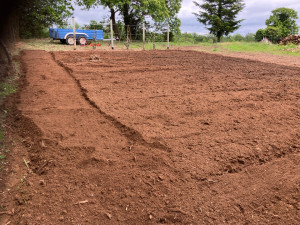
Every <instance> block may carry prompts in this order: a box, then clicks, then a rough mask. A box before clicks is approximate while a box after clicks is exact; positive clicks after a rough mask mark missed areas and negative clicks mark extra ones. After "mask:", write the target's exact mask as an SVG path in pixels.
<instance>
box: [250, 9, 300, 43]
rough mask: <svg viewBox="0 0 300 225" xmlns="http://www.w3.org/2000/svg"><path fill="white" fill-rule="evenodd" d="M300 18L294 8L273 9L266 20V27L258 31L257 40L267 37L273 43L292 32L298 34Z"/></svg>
mask: <svg viewBox="0 0 300 225" xmlns="http://www.w3.org/2000/svg"><path fill="white" fill-rule="evenodd" d="M296 19H298V15H297V12H296V11H295V10H294V9H289V8H278V9H275V10H273V11H272V15H271V16H270V17H269V19H267V20H266V25H267V28H266V29H259V30H258V31H257V32H256V35H255V40H256V41H261V40H262V39H263V38H264V37H267V38H268V39H269V40H270V41H272V42H273V43H276V42H278V41H279V40H280V39H282V38H284V37H286V36H289V35H291V34H297V33H298V32H299V27H298V26H297V24H296Z"/></svg>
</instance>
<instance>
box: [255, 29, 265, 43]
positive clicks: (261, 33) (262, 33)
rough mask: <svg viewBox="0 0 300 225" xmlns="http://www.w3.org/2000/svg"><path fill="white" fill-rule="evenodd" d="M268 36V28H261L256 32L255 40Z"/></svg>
mask: <svg viewBox="0 0 300 225" xmlns="http://www.w3.org/2000/svg"><path fill="white" fill-rule="evenodd" d="M265 36H266V30H265V29H259V30H258V31H256V33H255V40H256V41H261V40H262V39H263V38H264V37H265Z"/></svg>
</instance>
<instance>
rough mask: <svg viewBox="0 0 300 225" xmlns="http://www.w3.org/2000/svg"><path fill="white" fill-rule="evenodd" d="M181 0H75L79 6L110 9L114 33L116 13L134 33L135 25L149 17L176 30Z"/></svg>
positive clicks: (178, 24) (117, 33)
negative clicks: (98, 6) (101, 6)
mask: <svg viewBox="0 0 300 225" xmlns="http://www.w3.org/2000/svg"><path fill="white" fill-rule="evenodd" d="M181 1H182V0H77V4H78V5H79V6H84V7H86V8H87V9H89V8H92V7H95V6H97V5H103V6H104V7H107V8H109V9H110V13H111V16H110V18H111V19H112V21H113V24H114V27H113V29H114V33H115V35H116V36H118V35H119V30H118V27H117V25H116V24H117V23H116V14H119V15H120V16H121V17H122V19H123V21H124V24H125V26H130V30H131V31H130V32H131V33H132V34H133V35H134V34H135V33H136V30H135V29H136V27H137V26H138V25H139V24H140V23H141V22H143V21H144V20H145V18H146V17H150V18H151V19H152V20H154V22H156V23H166V22H168V23H170V24H171V25H170V27H171V29H172V30H173V31H175V32H178V31H179V27H180V20H179V19H178V18H177V17H176V14H177V13H178V12H179V10H180V7H181Z"/></svg>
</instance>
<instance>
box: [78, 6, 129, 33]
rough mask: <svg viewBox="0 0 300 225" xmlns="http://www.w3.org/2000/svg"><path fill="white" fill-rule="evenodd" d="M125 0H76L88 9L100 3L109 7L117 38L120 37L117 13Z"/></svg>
mask: <svg viewBox="0 0 300 225" xmlns="http://www.w3.org/2000/svg"><path fill="white" fill-rule="evenodd" d="M127 1H128V0H126V1H123V0H76V2H77V4H78V5H79V6H84V7H85V8H86V9H90V8H93V7H96V6H99V5H102V6H104V7H106V8H108V9H109V11H110V19H111V20H112V23H113V31H114V33H115V36H116V37H117V38H120V35H119V29H118V26H117V25H116V13H117V12H118V11H119V8H120V7H121V6H122V5H123V4H124V2H127Z"/></svg>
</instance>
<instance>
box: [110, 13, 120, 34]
mask: <svg viewBox="0 0 300 225" xmlns="http://www.w3.org/2000/svg"><path fill="white" fill-rule="evenodd" d="M109 9H110V19H111V20H112V24H113V31H114V33H115V37H116V38H117V39H120V35H119V29H118V26H117V23H116V11H115V9H114V8H113V7H109Z"/></svg>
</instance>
